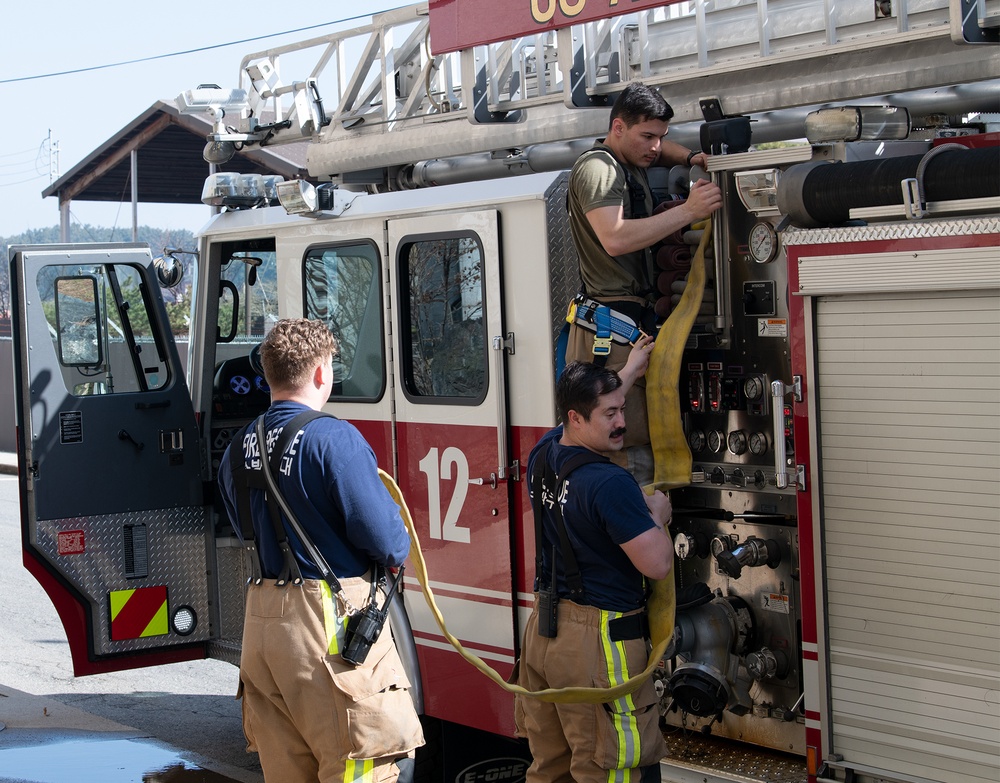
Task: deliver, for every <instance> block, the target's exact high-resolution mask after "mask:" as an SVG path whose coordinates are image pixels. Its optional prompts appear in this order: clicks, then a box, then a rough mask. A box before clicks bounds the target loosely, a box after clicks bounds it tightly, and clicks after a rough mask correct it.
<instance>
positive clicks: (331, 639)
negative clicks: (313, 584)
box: [319, 582, 347, 655]
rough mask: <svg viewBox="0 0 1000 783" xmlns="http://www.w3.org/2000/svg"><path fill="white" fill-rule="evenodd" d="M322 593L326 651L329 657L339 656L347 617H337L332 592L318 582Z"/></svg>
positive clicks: (325, 585)
mask: <svg viewBox="0 0 1000 783" xmlns="http://www.w3.org/2000/svg"><path fill="white" fill-rule="evenodd" d="M319 586H320V590H322V591H323V627H324V628H325V629H326V642H327V644H326V649H327V652H329V653H330V655H339V654H340V646H341V644H343V641H344V630H345V629H346V628H347V617H346V616H345V617H338V616H337V607H336V605H335V604H334V599H333V591H332V590H331V589H330V585H329V584H327V583H326V582H320V585H319Z"/></svg>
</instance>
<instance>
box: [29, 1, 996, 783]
mask: <svg viewBox="0 0 1000 783" xmlns="http://www.w3.org/2000/svg"><path fill="white" fill-rule="evenodd" d="M626 5H627V8H625V7H623V6H626ZM624 11H628V12H629V13H628V14H627V15H621V14H622V12H624ZM998 18H1000V15H998V13H997V6H996V5H995V1H994V2H985V3H983V2H979V3H978V4H977V3H976V2H975V1H974V0H970V1H966V0H952V2H951V3H950V5H949V2H947V0H922V1H921V2H915V1H914V0H891V2H890V0H884V1H882V0H880V2H876V3H872V2H871V1H870V0H847V2H844V3H838V4H837V5H836V6H832V5H830V4H829V3H825V2H819V1H818V0H804V1H803V0H800V1H799V2H796V3H793V4H787V3H783V2H781V1H780V0H731V1H729V2H724V3H709V2H701V1H700V0H699V1H696V2H690V3H677V4H663V3H661V2H652V1H649V0H635V1H634V2H631V3H628V4H616V3H615V2H613V1H612V2H606V3H605V2H599V1H598V0H572V2H571V1H570V0H532V2H528V1H527V0H518V1H516V2H515V1H514V0H506V1H504V2H501V0H494V2H491V3H477V4H472V3H464V2H463V3H459V2H457V0H434V1H432V2H431V3H430V7H429V8H428V7H427V5H426V4H425V5H423V6H414V7H410V8H404V9H400V10H397V11H393V12H389V13H386V14H384V15H381V16H377V17H374V18H373V19H372V22H371V24H369V25H365V26H362V27H358V28H355V29H352V30H348V31H343V32H340V33H335V34H332V35H330V36H326V37H322V38H316V39H312V40H310V41H305V42H302V43H301V44H296V45H291V46H287V47H283V48H279V49H272V50H268V51H264V52H258V53H255V54H252V55H249V56H247V57H246V58H245V59H244V61H243V63H242V65H241V68H240V79H241V83H240V89H237V90H223V89H219V88H215V87H204V86H203V87H201V88H198V89H197V90H192V91H190V92H188V93H185V94H184V95H183V96H181V97H180V98H179V99H178V100H179V103H180V104H181V107H182V109H183V110H184V111H191V112H208V113H209V114H210V115H211V116H212V118H213V121H214V122H215V125H214V127H213V132H212V134H211V136H210V137H209V140H208V145H207V146H206V150H205V154H206V159H207V160H209V161H210V162H211V163H212V164H213V166H215V167H216V168H215V171H214V173H213V174H212V176H211V177H210V178H209V181H208V183H206V188H205V200H206V202H207V203H210V204H213V205H216V206H218V207H219V213H218V214H217V215H216V216H215V217H214V218H213V219H212V220H211V221H210V222H209V223H208V224H207V225H206V226H205V228H204V229H203V230H202V232H201V233H200V239H199V245H198V247H197V248H196V249H195V248H191V249H188V250H187V251H186V252H187V253H188V254H189V255H188V256H186V258H187V259H188V260H190V259H191V258H196V262H195V263H194V264H191V265H189V270H190V274H188V275H187V277H184V278H182V275H181V274H180V273H181V271H182V268H181V267H180V266H179V265H177V263H176V255H179V254H178V253H175V254H174V258H171V256H170V254H168V255H167V257H165V258H158V259H156V261H155V262H154V260H153V258H152V255H153V254H152V253H151V252H150V250H149V248H148V247H145V246H139V245H74V246H64V245H52V246H33V247H16V248H13V249H12V251H11V263H12V272H13V274H12V280H14V281H15V296H14V313H15V316H16V320H15V324H16V325H15V335H14V350H15V365H16V379H17V380H16V388H17V394H18V401H17V424H18V448H19V457H20V482H21V493H22V494H21V501H22V502H21V508H22V514H23V530H24V535H23V546H24V563H25V566H26V567H27V568H28V569H29V570H30V571H31V572H32V574H34V575H35V577H36V578H37V579H38V580H39V582H40V583H41V584H42V585H43V586H44V588H45V589H46V591H47V592H48V594H49V595H50V597H51V599H52V601H53V603H54V604H55V606H56V608H57V609H58V611H59V614H60V617H61V619H62V622H63V624H64V626H65V628H66V633H67V636H68V637H69V641H70V647H71V650H72V655H73V663H74V668H75V671H76V673H77V674H78V675H86V674H91V673H96V672H108V671H114V670H116V669H121V668H128V667H137V666H148V665H155V664H161V663H166V662H172V661H179V660H185V659H191V658H197V657H204V656H212V657H218V658H223V659H226V660H230V661H232V662H234V663H235V662H237V661H238V657H239V650H240V637H241V631H242V611H243V586H244V584H245V582H246V578H247V572H246V570H245V568H244V566H243V560H242V556H241V548H240V545H239V542H238V541H237V540H236V538H235V536H234V533H233V531H232V528H231V526H230V524H229V521H228V520H227V519H226V518H225V516H224V513H222V512H221V511H220V507H219V505H218V503H217V502H215V500H214V491H213V487H214V479H215V472H216V468H217V466H218V462H219V459H220V456H221V454H222V452H223V450H224V449H225V447H226V445H227V444H228V443H229V440H230V438H231V436H232V434H233V433H234V432H235V431H236V430H238V429H239V428H240V427H241V426H243V425H244V424H245V423H246V422H247V421H249V420H250V419H251V418H252V417H254V416H256V415H257V414H259V413H260V412H261V411H263V410H264V409H265V408H266V406H267V405H268V400H269V397H268V389H267V386H266V383H265V382H264V379H263V378H262V377H261V375H260V374H259V373H258V372H256V371H255V369H254V367H253V365H252V364H251V361H250V358H249V353H250V351H251V349H252V348H253V347H254V345H255V344H256V343H258V342H259V341H260V339H261V338H262V336H263V335H264V334H265V333H266V332H267V329H268V327H269V324H270V323H273V321H274V320H275V319H277V318H279V317H289V316H291V317H295V316H306V317H310V318H320V319H323V320H324V321H326V322H327V323H328V324H329V325H330V327H331V328H332V329H333V330H334V331H335V332H336V333H337V334H338V336H339V337H340V340H341V345H342V350H341V356H340V359H339V365H338V367H337V370H338V372H337V377H338V383H337V386H336V388H335V389H334V393H333V396H332V397H331V400H330V403H329V406H328V410H330V411H331V412H333V413H335V414H336V415H338V416H340V417H342V418H344V419H347V420H350V421H351V422H352V423H354V424H355V425H356V426H357V427H358V429H359V430H360V431H361V432H362V434H363V435H364V436H365V437H366V438H367V440H368V441H369V442H370V443H371V445H372V447H373V449H374V450H375V453H376V455H377V457H378V460H379V464H380V466H381V467H382V468H383V469H384V470H386V471H387V472H389V473H391V474H392V475H393V476H394V477H395V478H396V480H397V482H398V483H399V485H400V487H401V489H402V491H403V493H404V495H405V497H406V499H407V501H408V504H409V507H410V509H411V510H412V512H413V516H414V523H415V526H416V531H417V534H418V537H419V539H420V542H421V545H422V548H423V552H424V555H425V558H426V562H427V568H428V573H429V581H430V586H431V588H432V590H433V592H434V594H435V596H436V600H437V604H438V605H439V607H440V608H441V611H442V613H443V615H444V617H445V620H446V622H447V624H448V629H449V631H450V632H451V633H453V634H454V635H455V636H456V637H457V638H458V639H459V640H461V642H462V644H463V645H464V646H465V647H467V648H468V649H469V650H470V651H472V652H473V653H475V654H476V655H478V656H479V657H480V658H482V659H483V660H484V661H486V662H487V663H489V664H490V665H492V666H493V667H494V668H496V669H497V670H498V671H499V672H500V673H501V674H502V675H507V674H509V672H510V670H511V667H512V665H513V663H514V661H515V658H516V656H517V654H518V647H519V640H520V636H521V633H522V629H523V627H524V622H525V619H526V614H527V612H528V607H529V605H530V600H531V588H532V578H533V553H534V542H533V525H532V520H531V508H530V505H529V503H528V502H527V491H526V481H525V478H526V477H525V468H524V466H525V462H526V458H527V455H528V452H529V450H530V449H531V447H532V445H533V444H534V443H535V442H536V441H537V440H538V438H539V437H540V436H541V434H542V433H543V432H545V431H546V430H547V429H548V428H549V427H551V426H553V425H554V424H555V414H554V400H553V386H554V380H555V377H556V373H557V366H558V362H559V359H558V357H559V336H560V334H561V332H562V328H563V326H564V320H565V313H566V307H567V304H568V303H569V302H570V300H571V299H572V298H573V296H574V294H575V293H576V292H577V290H578V287H579V278H578V274H577V262H576V256H575V250H574V248H573V244H572V241H571V239H570V235H569V231H568V226H567V217H566V209H565V204H566V198H565V196H566V187H567V173H566V170H567V169H568V168H569V166H570V165H571V164H572V162H573V160H574V159H575V157H576V155H578V154H579V152H581V151H582V150H583V149H586V147H587V146H589V144H590V143H591V142H592V139H593V138H595V137H598V136H600V135H602V132H603V131H604V130H605V129H606V127H607V121H608V106H609V105H610V102H611V101H612V100H613V97H614V95H615V94H616V92H618V91H619V90H620V89H621V88H622V85H623V83H625V82H627V81H629V80H632V79H641V80H643V81H645V82H647V83H650V84H656V85H659V86H661V87H662V89H663V92H664V94H665V95H666V96H667V98H668V100H670V102H671V103H672V105H673V106H674V108H675V110H676V112H677V114H676V117H675V121H674V124H673V126H672V128H671V131H670V134H671V138H672V139H676V140H677V141H679V142H681V143H683V144H686V145H687V146H689V147H691V148H695V149H697V148H702V147H704V149H706V151H711V152H712V153H713V154H712V156H711V158H710V164H709V166H708V171H707V173H706V174H705V175H706V176H710V177H712V178H713V179H715V180H716V181H717V182H718V183H719V184H720V185H721V187H722V188H723V191H724V194H725V201H724V206H723V208H722V210H721V211H720V212H719V213H718V214H717V215H716V216H715V218H714V220H713V223H714V230H713V234H712V246H711V249H712V252H711V253H710V254H709V256H708V257H707V260H706V266H707V278H708V284H707V286H706V289H705V296H704V302H703V305H702V310H701V314H700V315H699V317H698V318H697V320H696V322H695V324H694V327H693V328H692V330H691V333H690V335H689V336H688V338H687V343H686V348H685V353H684V358H683V366H682V368H681V372H680V377H679V387H680V392H681V394H680V396H681V400H682V406H681V412H680V415H681V416H682V419H683V428H684V432H685V434H686V437H687V441H688V445H689V447H690V451H691V455H692V469H691V474H692V478H691V483H690V485H689V486H686V487H683V488H681V489H678V490H675V491H674V493H673V503H674V508H675V514H674V522H673V524H672V526H671V535H672V536H673V537H674V542H675V551H676V554H677V560H676V563H677V565H676V569H675V573H676V579H677V584H678V587H679V588H691V587H692V586H695V585H698V584H699V583H701V584H702V585H704V586H707V587H703V588H702V589H701V591H700V592H698V591H697V590H692V591H690V592H688V591H687V590H683V591H682V594H683V595H697V596H698V597H697V598H692V599H690V600H685V601H683V602H682V605H681V606H679V607H678V612H677V627H678V632H677V634H676V636H675V646H674V650H673V654H672V655H671V656H670V657H669V658H668V659H666V660H665V661H663V663H662V665H661V667H660V669H659V670H658V672H657V673H656V675H655V676H656V678H657V683H658V687H659V688H660V690H661V692H662V710H663V727H664V731H665V733H666V735H667V740H668V745H669V747H670V752H669V755H668V756H667V757H666V758H664V759H663V762H662V767H661V768H662V779H663V780H665V781H684V782H687V781H712V782H713V783H714V782H717V781H767V782H768V783H776V782H779V781H806V780H807V779H808V780H810V781H834V780H837V781H865V782H866V783H872V782H873V781H894V782H896V783H917V782H918V781H922V782H925V783H926V781H939V782H941V783H967V782H969V781H981V782H982V783H986V782H987V781H996V780H997V779H998V775H1000V758H998V748H1000V696H998V694H1000V581H998V580H1000V577H998V572H1000V569H998V567H997V563H998V562H1000V482H998V480H997V476H998V475H1000V247H998V245H1000V208H998V206H1000V191H998V183H1000V175H998V161H1000V151H998V149H1000V148H998V147H997V134H996V133H984V132H983V131H984V130H989V128H985V129H984V127H983V123H985V122H986V121H987V120H988V119H989V117H988V114H986V113H989V112H997V111H998V109H1000V81H998V80H997V78H996V77H997V74H1000V47H998V46H997V45H996V44H997V40H998V38H997V33H998V24H997V22H998ZM976 44H985V45H979V46H977V45H976ZM305 74H307V75H305ZM963 118H964V120H965V121H963ZM994 119H995V118H994ZM802 139H805V140H806V141H805V142H803V143H799V144H791V145H785V146H781V145H779V146H775V147H773V148H770V149H767V148H766V147H768V146H769V145H766V144H764V142H774V141H781V140H802ZM255 144H261V145H270V146H273V147H274V148H275V152H276V154H282V150H283V149H285V150H288V152H287V154H288V155H292V154H303V153H304V154H305V156H306V159H307V162H308V170H309V172H310V175H311V177H312V179H311V181H310V182H305V181H295V182H280V181H277V179H276V178H270V177H261V176H250V175H239V174H235V173H227V172H225V171H224V169H225V162H226V159H227V158H228V157H230V156H232V154H233V153H234V152H236V151H237V150H239V149H246V148H247V147H252V145H255ZM281 145H286V146H285V147H282V146H281ZM293 151H297V152H296V153H293ZM691 176H692V174H691V172H690V171H688V170H687V169H674V170H672V171H671V172H669V173H668V175H667V176H666V177H665V178H663V181H662V183H661V185H662V188H663V190H664V192H665V193H667V194H679V195H681V196H683V192H684V190H685V187H686V183H687V182H688V181H689V178H690V177H691ZM687 251H688V248H687V247H686V246H685V245H684V243H683V238H681V239H680V240H679V244H678V248H677V250H676V252H675V254H674V255H675V256H677V257H681V256H683V255H684V253H685V252H687ZM182 258H184V256H182ZM674 271H676V270H674ZM668 283H669V285H667V286H666V288H665V290H664V291H663V292H662V293H663V296H664V297H671V296H674V297H676V296H679V295H680V293H681V291H682V290H683V289H684V285H685V284H684V281H683V277H682V276H680V275H677V274H671V276H669V279H668ZM178 291H184V292H185V293H186V295H188V296H190V297H192V299H191V301H192V311H191V322H190V330H189V341H188V361H187V368H186V375H185V368H184V367H183V366H182V364H181V361H180V359H179V354H178V349H177V345H176V344H175V340H174V336H173V335H172V334H171V330H170V328H169V325H168V322H167V318H166V315H165V309H164V297H165V296H166V297H167V298H169V299H176V292H178ZM185 380H186V382H185ZM410 573H411V572H409V571H408V572H407V577H406V580H405V588H406V589H405V591H404V593H403V596H404V602H403V604H402V605H400V604H399V602H396V605H397V611H396V612H395V614H394V616H393V618H392V620H393V625H394V630H395V633H396V638H397V640H398V641H399V645H400V648H401V650H402V652H403V655H404V659H405V661H406V664H407V666H408V667H409V669H410V672H411V675H412V679H413V682H414V683H415V685H416V697H417V698H418V701H419V707H420V710H421V712H422V714H423V715H424V718H425V720H426V722H427V726H428V735H429V737H431V738H432V740H433V742H432V744H433V745H435V746H436V747H437V749H438V750H439V751H440V757H441V758H442V759H443V765H442V771H443V772H444V774H445V775H446V779H447V780H449V781H451V780H454V781H461V782H462V783H466V781H467V782H468V783H474V782H475V781H480V780H484V781H485V780H516V779H519V778H520V777H521V776H522V775H523V773H524V768H525V761H524V760H525V759H526V758H527V756H526V751H525V749H524V746H523V744H521V743H518V742H516V741H515V740H513V739H512V737H513V717H512V713H513V711H512V701H511V697H510V696H509V694H507V693H506V692H505V691H503V690H502V689H501V688H499V687H498V686H496V685H495V684H494V683H493V682H491V681H490V680H489V679H487V678H485V677H483V676H482V675H481V674H480V673H479V672H477V671H476V670H474V669H473V668H472V667H471V666H469V665H467V664H466V663H465V662H464V661H462V660H461V659H460V658H459V657H458V655H457V653H456V652H455V650H454V649H453V648H452V646H451V645H450V644H449V643H448V641H447V640H446V638H445V636H444V634H443V633H442V632H441V629H440V628H439V627H438V626H437V624H436V623H435V621H434V619H433V618H432V615H431V612H430V610H429V609H428V606H427V604H426V603H425V600H424V597H423V595H422V594H421V590H420V585H419V584H418V583H417V582H416V579H415V578H414V577H412V576H411V575H410ZM437 729H440V731H437ZM485 739H489V740H491V741H489V742H486V741H484V740H485Z"/></svg>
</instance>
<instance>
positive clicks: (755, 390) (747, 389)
mask: <svg viewBox="0 0 1000 783" xmlns="http://www.w3.org/2000/svg"><path fill="white" fill-rule="evenodd" d="M743 394H745V395H746V398H747V399H748V400H750V402H757V401H758V400H760V399H761V398H762V397H763V396H764V379H763V378H762V377H761V376H759V375H751V376H750V377H749V378H747V379H746V380H745V381H743Z"/></svg>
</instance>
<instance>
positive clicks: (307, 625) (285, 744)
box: [240, 577, 423, 783]
mask: <svg viewBox="0 0 1000 783" xmlns="http://www.w3.org/2000/svg"><path fill="white" fill-rule="evenodd" d="M343 587H344V590H345V591H346V593H347V594H348V596H349V598H350V601H351V603H352V604H353V605H354V606H355V607H357V608H361V607H362V606H364V605H365V604H366V603H367V600H368V595H369V590H370V588H371V584H370V582H369V581H368V580H367V579H365V578H360V577H359V578H354V579H346V580H343ZM379 600H380V602H381V601H382V600H383V598H382V596H381V595H380V596H379ZM338 605H339V603H338V601H337V600H336V599H334V598H333V597H332V596H331V595H330V590H329V587H328V586H327V585H326V583H325V582H322V581H318V580H306V581H305V582H304V583H303V585H302V586H300V587H295V586H292V585H287V586H285V587H278V586H276V585H275V582H274V580H265V581H264V582H263V583H262V584H260V585H250V587H249V588H248V591H247V601H246V619H245V621H244V630H243V652H242V656H241V660H240V691H241V694H242V698H243V730H244V732H245V734H246V738H247V750H248V751H256V752H257V753H259V754H260V763H261V767H262V768H263V770H264V779H265V780H266V781H267V783H317V782H318V783H342V782H343V783H351V782H352V781H357V782H358V783H382V782H383V781H390V782H391V781H395V780H396V778H397V776H398V773H399V769H398V767H397V766H396V764H395V763H394V761H395V760H396V759H398V758H401V757H406V756H412V755H413V750H414V748H416V747H418V746H419V745H422V744H423V734H422V731H421V728H420V722H419V719H418V718H417V715H416V712H415V711H414V708H413V703H412V701H411V699H410V694H409V690H408V689H409V687H410V683H409V681H408V680H407V677H406V674H405V672H404V671H403V665H402V663H401V662H400V659H399V655H398V654H397V652H396V648H395V645H394V644H393V640H392V632H391V631H390V629H389V623H388V622H386V624H385V627H384V628H383V629H382V632H381V635H380V636H379V639H378V641H377V642H376V643H375V644H374V646H373V647H372V649H371V651H370V652H369V653H368V657H367V659H366V660H365V662H364V663H363V664H362V665H361V666H352V665H350V664H348V663H346V662H345V661H344V660H343V659H342V658H341V657H340V654H339V650H340V647H339V645H340V644H342V637H343V631H342V628H343V617H342V616H338V615H342V612H340V613H338V612H337V607H338ZM379 605H380V606H381V603H380V604H379ZM338 630H339V634H338Z"/></svg>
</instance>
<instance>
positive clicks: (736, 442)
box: [729, 430, 747, 456]
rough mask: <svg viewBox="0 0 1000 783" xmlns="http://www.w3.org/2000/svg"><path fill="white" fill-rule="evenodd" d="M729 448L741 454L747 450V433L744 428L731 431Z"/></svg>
mask: <svg viewBox="0 0 1000 783" xmlns="http://www.w3.org/2000/svg"><path fill="white" fill-rule="evenodd" d="M729 450H730V451H731V452H732V453H733V454H736V455H737V456H739V455H740V454H743V453H744V452H745V451H746V450H747V434H746V433H745V432H744V431H743V430H733V431H732V432H730V433H729Z"/></svg>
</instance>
